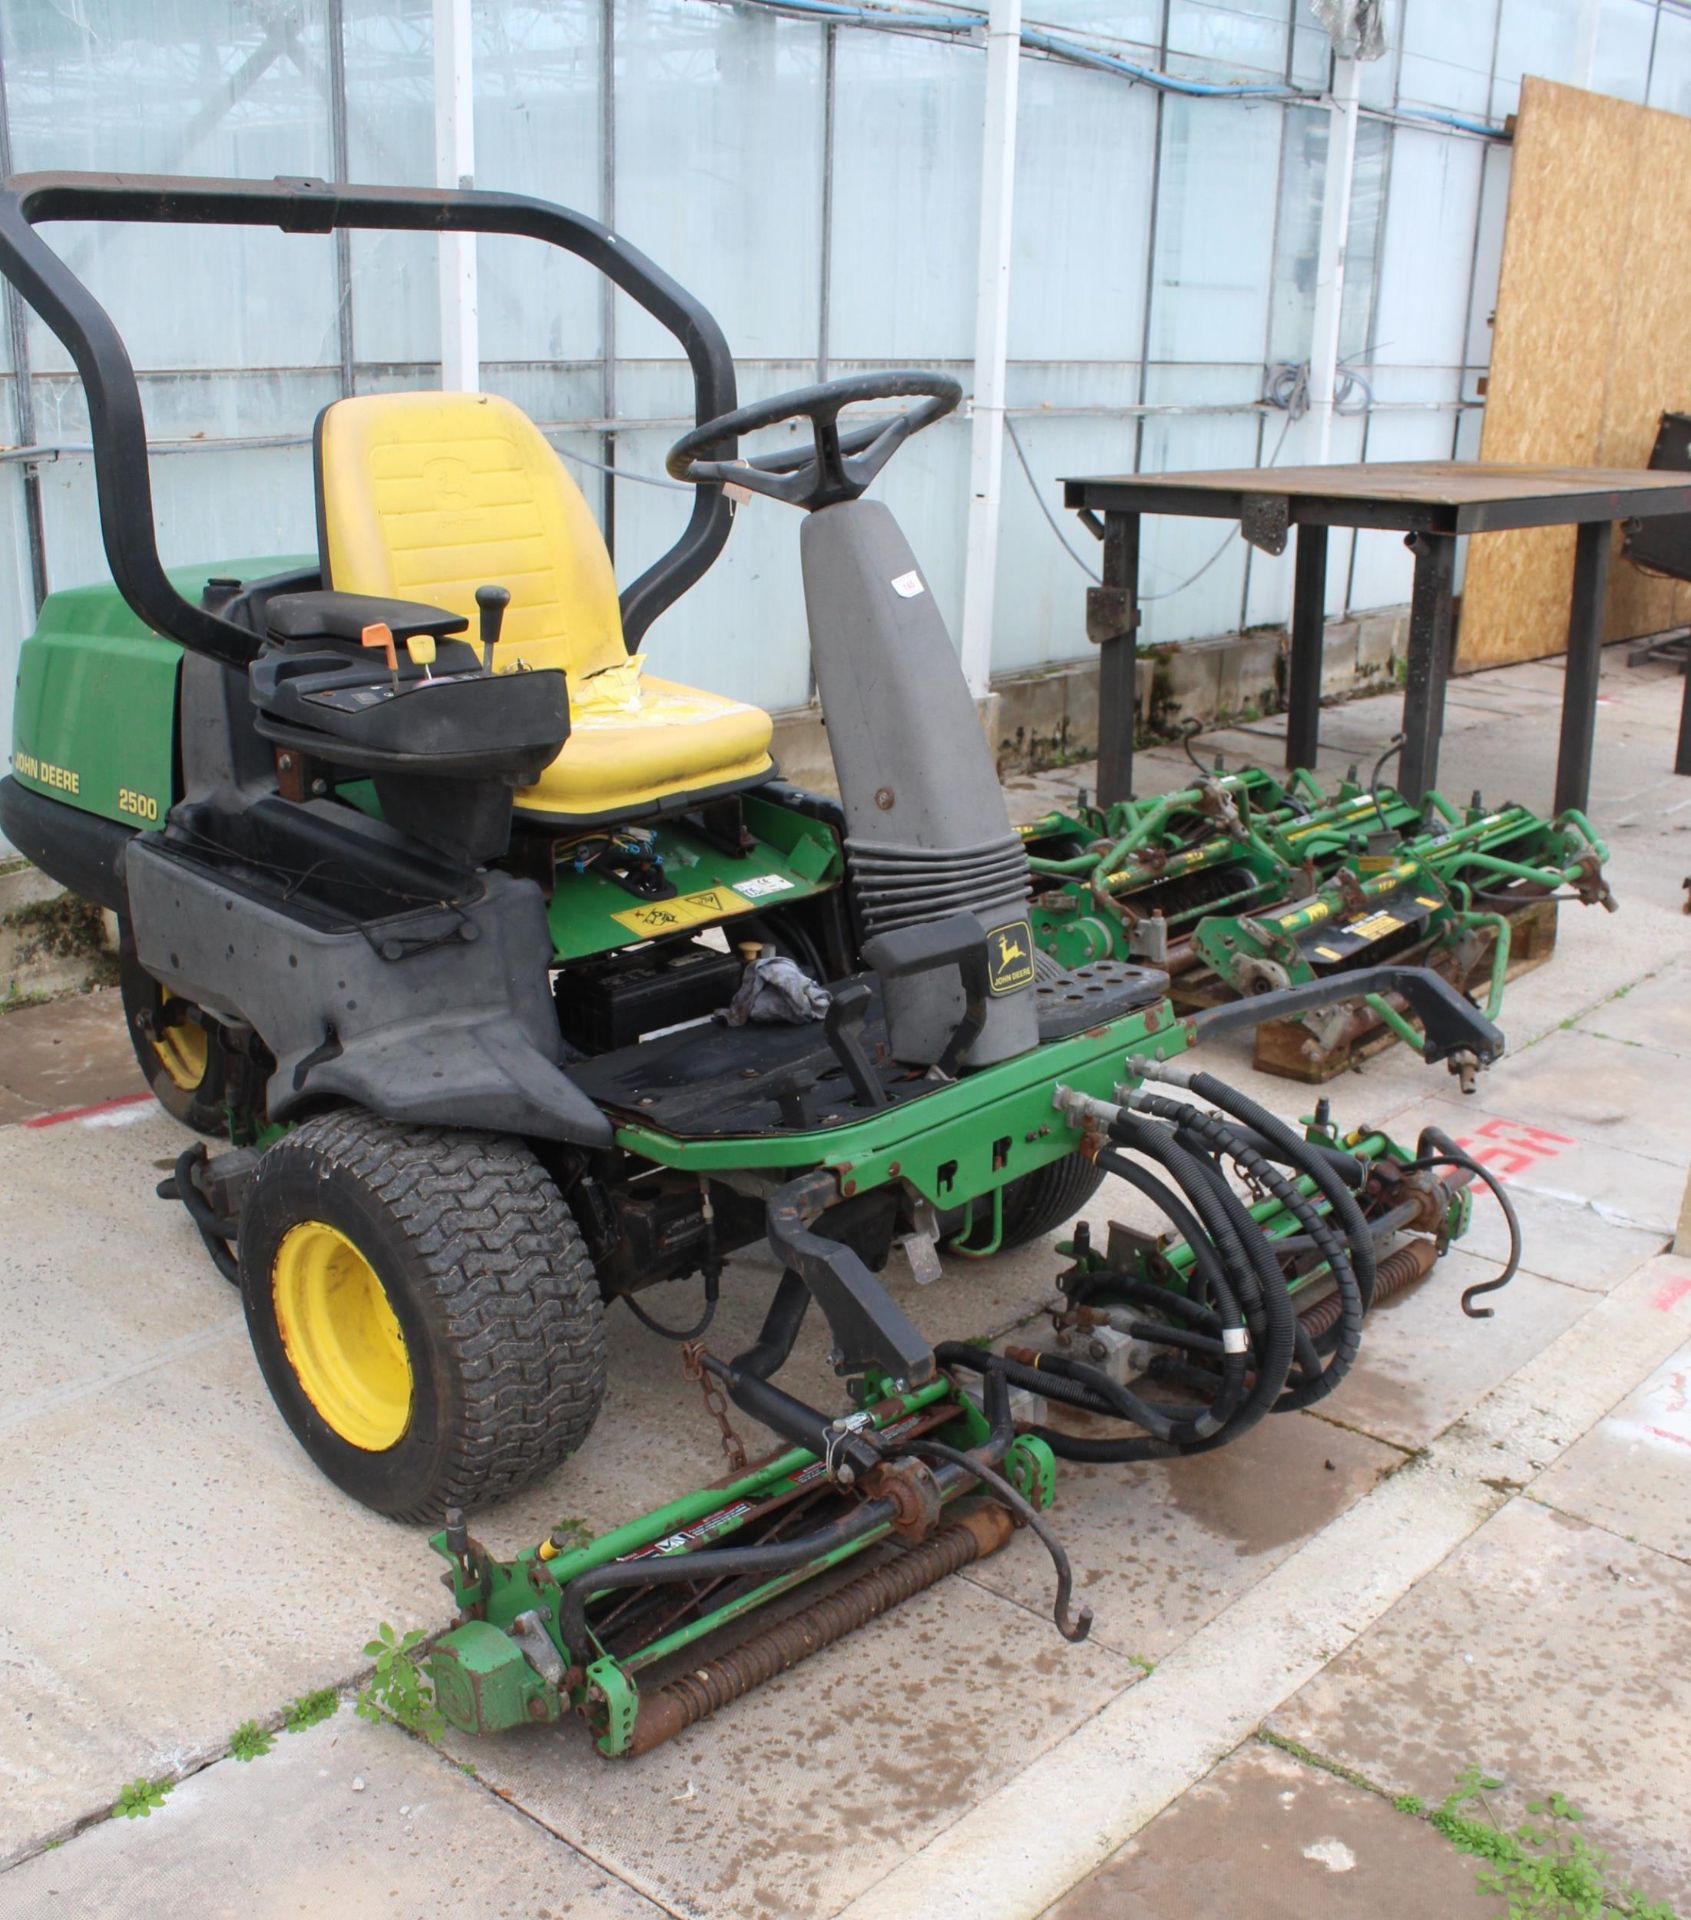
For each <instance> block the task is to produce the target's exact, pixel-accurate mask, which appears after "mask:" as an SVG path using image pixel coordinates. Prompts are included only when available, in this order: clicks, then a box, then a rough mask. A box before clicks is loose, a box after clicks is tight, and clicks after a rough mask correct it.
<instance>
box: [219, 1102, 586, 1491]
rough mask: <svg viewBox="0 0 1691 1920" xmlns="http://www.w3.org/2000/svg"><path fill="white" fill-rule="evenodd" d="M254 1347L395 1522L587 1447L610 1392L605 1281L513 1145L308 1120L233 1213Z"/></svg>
mask: <svg viewBox="0 0 1691 1920" xmlns="http://www.w3.org/2000/svg"><path fill="white" fill-rule="evenodd" d="M240 1256H241V1297H242V1300H243V1303H244V1304H245V1307H246V1316H247V1328H248V1331H249V1332H250V1334H251V1335H252V1343H253V1350H254V1352H255V1353H256V1354H257V1356H258V1363H259V1367H260V1369H261V1370H262V1372H263V1374H264V1378H265V1383H266V1385H267V1386H268V1387H269V1389H270V1392H271V1395H272V1397H273V1398H274V1399H275V1402H276V1404H277V1406H278V1408H280V1410H281V1413H282V1417H283V1419H285V1420H286V1421H287V1423H288V1425H289V1427H290V1428H291V1429H292V1430H293V1433H294V1437H295V1438H296V1439H297V1440H298V1441H299V1443H300V1445H301V1446H302V1447H304V1449H305V1451H306V1452H307V1453H308V1454H309V1455H310V1456H311V1458H312V1460H313V1462H314V1463H315V1464H316V1465H317V1466H318V1467H319V1468H320V1469H321V1470H322V1472H323V1473H325V1474H326V1475H327V1476H328V1478H329V1479H331V1480H332V1481H334V1483H335V1484H336V1486H338V1487H340V1488H342V1489H343V1491H345V1492H347V1493H349V1494H351V1495H352V1497H353V1498H354V1499H355V1500H359V1501H362V1502H363V1504H364V1505H365V1506H367V1507H372V1508H374V1509H375V1510H376V1511H377V1512H378V1513H384V1514H387V1515H389V1516H391V1517H392V1518H394V1519H396V1520H435V1519H438V1518H439V1517H440V1515H441V1513H442V1512H443V1510H444V1509H445V1508H447V1507H449V1506H461V1507H475V1506H481V1505H483V1504H485V1503H486V1502H488V1501H491V1500H498V1499H501V1498H503V1497H504V1496H505V1495H506V1494H508V1493H514V1492H515V1491H516V1490H517V1489H518V1488H519V1487H522V1486H525V1485H526V1484H527V1483H528V1482H529V1481H531V1480H534V1479H537V1478H538V1477H539V1476H540V1475H541V1474H544V1473H547V1472H549V1471H550V1470H551V1469H552V1468H553V1467H555V1466H557V1465H558V1463H559V1462H560V1461H562V1460H563V1459H564V1458H565V1457H566V1456H567V1455H568V1454H570V1453H573V1452H574V1451H575V1449H576V1448H577V1447H579V1446H580V1445H581V1443H582V1441H583V1440H585V1439H586V1437H587V1434H588V1431H589V1429H590V1428H591V1427H592V1425H593V1421H594V1419H595V1417H596V1416H597V1414H598V1411H599V1405H600V1402H601V1401H602V1400H603V1398H604V1393H605V1347H604V1329H603V1325H602V1308H601V1304H600V1297H599V1287H598V1282H597V1279H596V1277H595V1275H594V1271H593V1265H592V1262H591V1261H590V1260H589V1259H588V1256H587V1250H586V1247H585V1246H584V1245H583V1243H582V1238H581V1234H580V1232H579V1231H578V1230H577V1228H576V1224H575V1221H574V1219H573V1218H572V1217H571V1214H570V1211H569V1209H568V1207H566V1206H565V1204H564V1201H563V1199H562V1197H561V1195H560V1194H559V1192H558V1190H557V1188H556V1187H555V1186H554V1185H553V1183H552V1180H551V1178H550V1176H549V1175H548V1174H547V1173H546V1171H545V1169H544V1168H543V1167H542V1166H541V1165H540V1163H539V1161H538V1160H536V1158H535V1157H534V1155H533V1154H532V1153H531V1152H530V1151H529V1149H528V1148H527V1147H525V1146H524V1145H523V1144H522V1142H521V1141H520V1140H514V1139H511V1138H508V1137H506V1136H502V1135H496V1134H484V1133H469V1132H460V1131H456V1130H448V1129H445V1128H436V1127H404V1126H396V1125H394V1124H393V1123H391V1122H389V1121H385V1120H381V1119H378V1118H377V1117H376V1116H375V1115H374V1114H370V1113H365V1112H362V1111H360V1110H357V1109H347V1110H345V1111H342V1112H336V1113H332V1114H324V1115H321V1116H319V1117H318V1118H316V1119H313V1120H308V1121H306V1122H305V1123H304V1124H303V1125H301V1126H299V1127H297V1128H296V1129H295V1130H294V1131H293V1132H292V1133H290V1134H288V1135H287V1136H286V1137H285V1138H283V1139H282V1140H280V1141H278V1142H277V1143H276V1144H275V1145H274V1146H273V1147H271V1148H269V1149H268V1150H267V1151H266V1152H265V1154H264V1156H263V1158H262V1159H261V1160H260V1161H259V1165H258V1171H257V1174H256V1176H255V1178H254V1181H253V1186H252V1191H251V1193H250V1194H249V1196H248V1199H247V1203H246V1206H245V1208H244V1209H243V1211H242V1215H241V1233H240Z"/></svg>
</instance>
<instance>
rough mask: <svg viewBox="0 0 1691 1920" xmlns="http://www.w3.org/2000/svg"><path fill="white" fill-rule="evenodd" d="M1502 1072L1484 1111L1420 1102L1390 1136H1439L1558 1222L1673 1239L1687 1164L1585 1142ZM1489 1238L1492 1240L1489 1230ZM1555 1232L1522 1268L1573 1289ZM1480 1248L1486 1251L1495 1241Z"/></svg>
mask: <svg viewBox="0 0 1691 1920" xmlns="http://www.w3.org/2000/svg"><path fill="white" fill-rule="evenodd" d="M1507 1065H1508V1063H1505V1067H1506V1066H1507ZM1505 1067H1494V1068H1493V1069H1492V1072H1493V1073H1494V1074H1498V1075H1504V1076H1505V1077H1503V1078H1500V1079H1499V1080H1498V1081H1497V1083H1496V1086H1495V1088H1494V1089H1490V1090H1487V1091H1486V1093H1485V1096H1484V1104H1483V1105H1482V1104H1481V1100H1480V1098H1479V1096H1476V1097H1475V1098H1474V1099H1471V1100H1463V1101H1461V1103H1460V1104H1458V1103H1457V1102H1456V1101H1454V1100H1448V1099H1446V1100H1425V1101H1418V1102H1416V1103H1415V1104H1414V1105H1412V1106H1409V1107H1405V1108H1403V1109H1401V1110H1399V1111H1398V1112H1396V1113H1394V1114H1393V1115H1392V1116H1391V1118H1390V1120H1389V1122H1388V1123H1387V1125H1388V1127H1389V1129H1390V1131H1391V1132H1392V1134H1393V1135H1394V1136H1395V1137H1396V1138H1398V1139H1400V1140H1409V1141H1414V1140H1416V1139H1417V1138H1418V1137H1419V1135H1420V1132H1421V1129H1422V1128H1423V1127H1425V1126H1429V1125H1431V1126H1436V1127H1438V1128H1440V1129H1441V1130H1442V1131H1443V1132H1445V1133H1447V1134H1449V1135H1450V1137H1451V1138H1452V1139H1453V1140H1455V1141H1456V1142H1457V1144H1458V1145H1459V1146H1461V1147H1462V1148H1463V1149H1464V1150H1465V1151H1466V1152H1467V1153H1469V1154H1471V1155H1472V1156H1474V1157H1475V1158H1478V1159H1480V1160H1481V1162H1482V1164H1484V1165H1485V1166H1486V1167H1487V1168H1488V1169H1489V1170H1490V1171H1491V1172H1492V1173H1494V1174H1495V1175H1496V1176H1497V1177H1498V1178H1499V1179H1500V1180H1501V1181H1502V1182H1503V1183H1504V1185H1505V1186H1506V1187H1507V1188H1508V1190H1509V1192H1510V1195H1511V1196H1512V1197H1518V1196H1519V1195H1521V1194H1526V1195H1528V1196H1529V1197H1534V1198H1537V1199H1539V1200H1542V1201H1545V1202H1547V1203H1549V1204H1550V1205H1552V1206H1554V1207H1555V1208H1556V1209H1557V1210H1558V1211H1557V1212H1556V1214H1555V1215H1554V1216H1551V1217H1552V1218H1553V1219H1554V1220H1555V1221H1560V1219H1561V1216H1562V1213H1563V1212H1568V1211H1571V1212H1584V1213H1589V1214H1590V1215H1591V1216H1592V1218H1593V1220H1595V1221H1597V1222H1598V1223H1599V1224H1601V1225H1603V1226H1618V1227H1625V1228H1629V1229H1631V1230H1633V1231H1634V1232H1635V1233H1637V1234H1640V1235H1642V1236H1643V1237H1644V1239H1645V1240H1647V1241H1653V1242H1654V1244H1655V1245H1657V1246H1660V1245H1661V1244H1662V1242H1664V1241H1665V1240H1667V1239H1668V1238H1670V1237H1671V1236H1672V1233H1673V1228H1674V1222H1675V1221H1676V1220H1677V1219H1678V1218H1679V1202H1680V1196H1681V1193H1682V1191H1683V1189H1684V1185H1685V1163H1684V1161H1683V1160H1681V1161H1680V1162H1679V1163H1678V1164H1677V1165H1675V1164H1674V1163H1673V1162H1672V1161H1670V1160H1668V1159H1665V1158H1664V1159H1656V1158H1652V1157H1650V1156H1647V1155H1645V1154H1642V1153H1637V1152H1633V1151H1630V1150H1628V1149H1627V1148H1624V1147H1621V1146H1618V1145H1613V1144H1611V1143H1609V1142H1607V1141H1601V1140H1593V1139H1590V1138H1588V1137H1587V1136H1586V1135H1585V1134H1584V1133H1583V1132H1582V1131H1580V1129H1579V1127H1578V1125H1577V1124H1576V1123H1572V1122H1568V1121H1565V1120H1563V1119H1562V1117H1561V1116H1560V1115H1559V1114H1555V1115H1552V1114H1547V1113H1546V1112H1545V1111H1544V1110H1543V1108H1542V1106H1540V1105H1539V1104H1538V1103H1537V1102H1536V1101H1532V1102H1530V1103H1529V1102H1528V1101H1527V1100H1526V1099H1525V1098H1517V1096H1516V1087H1515V1083H1514V1082H1513V1080H1512V1079H1511V1078H1510V1077H1508V1076H1507V1075H1506V1074H1505ZM1669 1151H1671V1149H1669ZM1482 1204H1483V1205H1489V1204H1491V1203H1489V1202H1486V1203H1482V1202H1480V1201H1477V1200H1476V1202H1475V1210H1476V1212H1478V1211H1479V1210H1480V1208H1481V1206H1482ZM1486 1231H1487V1233H1488V1235H1489V1234H1491V1232H1492V1229H1491V1228H1490V1227H1489V1226H1488V1227H1487V1229H1486ZM1557 1231H1559V1230H1558V1229H1555V1228H1552V1230H1551V1231H1550V1233H1549V1234H1541V1235H1540V1236H1539V1238H1538V1239H1537V1240H1536V1241H1535V1242H1534V1243H1533V1244H1532V1245H1531V1246H1529V1248H1528V1254H1527V1264H1528V1266H1529V1268H1530V1270H1531V1271H1533V1272H1543V1271H1544V1270H1545V1269H1546V1268H1548V1269H1549V1270H1550V1274H1551V1277H1552V1278H1554V1279H1559V1280H1563V1279H1565V1280H1569V1281H1573V1282H1576V1283H1577V1282H1578V1281H1579V1279H1580V1276H1579V1274H1578V1272H1576V1271H1575V1269H1574V1268H1573V1267H1572V1266H1571V1264H1570V1263H1568V1262H1564V1261H1563V1260H1561V1259H1560V1258H1559V1257H1558V1256H1557V1254H1556V1252H1555V1248H1556V1246H1557V1238H1556V1234H1557ZM1484 1244H1485V1245H1486V1246H1487V1249H1488V1251H1489V1250H1490V1248H1491V1247H1492V1246H1494V1245H1495V1244H1496V1241H1495V1238H1492V1239H1490V1240H1488V1241H1487V1242H1486V1243H1484ZM1606 1264H1612V1260H1611V1261H1610V1262H1609V1263H1606ZM1605 1270H1606V1267H1605Z"/></svg>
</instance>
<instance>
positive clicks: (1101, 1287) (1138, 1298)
mask: <svg viewBox="0 0 1691 1920" xmlns="http://www.w3.org/2000/svg"><path fill="white" fill-rule="evenodd" d="M1110 1157H1112V1156H1110V1155H1109V1154H1108V1153H1101V1154H1099V1156H1098V1163H1099V1165H1100V1166H1102V1165H1103V1163H1104V1161H1105V1160H1106V1159H1107V1158H1110ZM1113 1157H1115V1158H1117V1159H1120V1155H1119V1154H1118V1155H1115V1156H1113ZM1132 1164H1133V1163H1132V1161H1131V1160H1123V1161H1122V1165H1123V1166H1131V1165H1132ZM1102 1293H1110V1294H1115V1295H1116V1296H1117V1297H1118V1298H1119V1299H1122V1300H1127V1301H1130V1302H1131V1303H1132V1304H1133V1305H1134V1306H1136V1307H1151V1308H1154V1309H1155V1310H1156V1311H1157V1312H1158V1313H1172V1314H1174V1315H1175V1316H1176V1317H1177V1318H1178V1319H1181V1320H1184V1321H1186V1322H1187V1323H1188V1325H1190V1326H1194V1327H1196V1328H1197V1329H1198V1330H1199V1332H1200V1333H1214V1332H1215V1331H1216V1330H1217V1328H1218V1327H1219V1326H1220V1325H1221V1322H1220V1321H1219V1320H1218V1319H1217V1318H1216V1317H1215V1315H1214V1314H1213V1313H1212V1312H1211V1311H1210V1309H1209V1308H1208V1307H1201V1306H1199V1305H1198V1303H1197V1301H1196V1300H1193V1299H1191V1298H1190V1297H1189V1296H1188V1295H1186V1294H1184V1293H1176V1292H1175V1291H1174V1290H1173V1288H1171V1287H1159V1286H1157V1285H1156V1284H1155V1283H1154V1282H1153V1281H1150V1280H1135V1279H1134V1277H1133V1276H1132V1275H1131V1274H1128V1273H1122V1272H1121V1271H1120V1270H1119V1269H1117V1268H1115V1267H1101V1268H1099V1269H1098V1271H1096V1272H1095V1273H1089V1274H1087V1275H1086V1277H1085V1278H1084V1279H1083V1280H1082V1281H1081V1282H1080V1284H1079V1285H1078V1286H1077V1287H1076V1289H1075V1296H1074V1298H1075V1305H1076V1306H1077V1307H1088V1306H1091V1304H1092V1302H1093V1301H1094V1300H1095V1299H1096V1298H1097V1297H1098V1295H1099V1294H1102ZM1107 1304H1110V1303H1107Z"/></svg>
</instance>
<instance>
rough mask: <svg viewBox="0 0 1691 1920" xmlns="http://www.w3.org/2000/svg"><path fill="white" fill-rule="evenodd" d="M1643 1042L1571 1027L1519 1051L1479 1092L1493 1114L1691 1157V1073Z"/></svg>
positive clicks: (1655, 1153) (1672, 1158)
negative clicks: (1677, 1067) (1608, 1037)
mask: <svg viewBox="0 0 1691 1920" xmlns="http://www.w3.org/2000/svg"><path fill="white" fill-rule="evenodd" d="M1672 1059H1673V1056H1672V1055H1668V1054H1663V1053H1659V1052H1657V1051H1656V1050H1655V1049H1654V1048H1652V1047H1646V1046H1642V1045H1640V1044H1638V1043H1637V1042H1636V1041H1624V1040H1611V1039H1606V1038H1604V1037H1603V1036H1602V1035H1600V1034H1595V1033H1589V1032H1580V1031H1578V1030H1569V1031H1566V1032H1559V1033H1552V1034H1548V1035H1546V1036H1545V1038H1544V1039H1542V1040H1540V1041H1538V1042H1537V1043H1536V1045H1534V1046H1531V1047H1529V1048H1527V1049H1526V1051H1525V1052H1523V1053H1518V1054H1515V1055H1514V1056H1512V1057H1511V1058H1510V1059H1509V1060H1508V1062H1507V1063H1506V1064H1507V1067H1508V1071H1507V1073H1503V1072H1500V1071H1497V1070H1494V1072H1493V1074H1491V1075H1487V1076H1484V1077H1483V1078H1482V1081H1481V1084H1480V1086H1479V1087H1478V1088H1477V1089H1476V1091H1475V1095H1474V1099H1475V1103H1476V1104H1477V1105H1478V1106H1480V1107H1483V1108H1484V1109H1485V1111H1486V1112H1488V1113H1502V1114H1505V1115H1507V1116H1510V1117H1516V1116H1519V1117H1523V1118H1528V1119H1530V1121H1531V1124H1533V1125H1534V1126H1543V1127H1552V1128H1555V1129H1557V1130H1558V1131H1560V1132H1563V1133H1569V1134H1573V1135H1576V1136H1577V1137H1578V1138H1579V1139H1581V1140H1588V1141H1590V1142H1592V1143H1593V1144H1596V1145H1602V1146H1605V1147H1618V1148H1620V1149H1621V1150H1623V1151H1624V1152H1628V1153H1633V1154H1643V1155H1647V1156H1649V1157H1650V1158H1651V1159H1654V1160H1663V1161H1667V1162H1668V1163H1669V1164H1670V1165H1673V1166H1677V1167H1678V1168H1679V1169H1680V1170H1681V1172H1683V1170H1684V1168H1685V1165H1686V1162H1687V1161H1688V1160H1691V1074H1688V1073H1685V1072H1683V1071H1679V1070H1676V1069H1675V1067H1674V1066H1673V1064H1672Z"/></svg>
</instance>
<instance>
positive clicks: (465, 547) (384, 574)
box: [315, 393, 627, 680]
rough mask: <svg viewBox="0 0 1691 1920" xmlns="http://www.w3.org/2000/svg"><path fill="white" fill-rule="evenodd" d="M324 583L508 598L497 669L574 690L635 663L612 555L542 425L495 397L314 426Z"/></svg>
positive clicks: (365, 412) (367, 402) (392, 400)
mask: <svg viewBox="0 0 1691 1920" xmlns="http://www.w3.org/2000/svg"><path fill="white" fill-rule="evenodd" d="M315 456H316V469H317V540H318V545H319V547H320V548H321V550H322V560H323V584H324V585H325V586H332V587H336V588H339V589H340V590H341V591H342V592H343V593H374V594H384V595H389V596H391V597H393V598H396V599H402V600H421V601H425V602H427V604H429V605H430V606H437V607H448V608H450V609H451V610H452V612H454V613H461V614H463V615H464V616H465V617H466V618H467V619H468V620H469V622H470V632H469V634H468V635H467V636H466V637H467V638H469V639H472V640H473V639H474V637H475V634H476V621H477V617H478V616H477V609H476V603H475V592H476V588H477V587H481V586H500V587H505V588H507V589H508V590H509V592H510V595H511V604H510V607H509V608H508V609H507V611H506V614H505V624H504V628H503V631H502V633H501V637H500V644H499V649H498V657H497V659H496V661H495V663H494V664H495V666H496V667H503V668H505V669H507V670H508V669H510V668H511V667H513V666H515V665H516V663H517V662H518V661H519V660H520V661H522V662H523V663H524V664H525V665H527V666H530V667H562V668H564V669H565V670H566V671H567V672H568V673H569V674H570V675H571V676H572V678H574V679H577V680H579V679H580V678H581V677H583V676H584V675H586V674H588V673H592V672H594V671H596V670H597V669H598V668H601V667H608V666H614V665H616V663H617V662H618V661H621V660H623V659H626V657H627V655H626V653H625V651H624V648H623V641H622V618H621V614H620V611H619V609H618V607H617V590H616V578H615V575H614V574H613V573H612V571H611V561H610V555H609V554H608V553H606V551H605V543H604V540H603V539H602V538H601V537H600V533H599V529H598V526H597V524H596V523H595V521H594V519H593V514H592V511H591V509H590V508H589V507H588V505H587V502H586V501H585V500H584V499H583V498H582V495H581V490H580V488H579V487H577V486H576V484H575V482H574V481H573V480H572V479H571V478H570V477H569V475H568V474H567V473H566V472H565V471H564V468H563V464H562V462H561V461H560V460H559V458H558V456H557V454H555V453H554V452H553V451H552V449H551V447H550V446H548V445H547V443H546V439H545V436H544V435H543V434H542V433H541V432H540V429H539V428H538V427H536V426H535V424H534V422H533V421H532V420H530V419H529V418H528V416H527V415H526V414H525V413H523V412H522V410H521V409H520V408H518V407H514V406H513V405H512V404H511V402H510V401H509V400H502V399H501V398H500V397H499V396H498V395H497V394H491V393H382V394H364V395H360V396H359V397H357V398H356V399H351V400H337V401H335V402H333V403H332V404H331V405H330V406H327V407H325V408H324V409H323V411H322V412H321V413H320V414H319V415H318V416H317V432H316V438H315Z"/></svg>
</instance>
